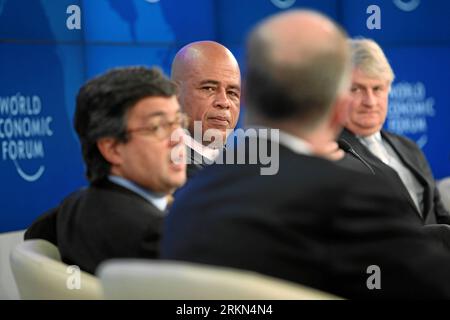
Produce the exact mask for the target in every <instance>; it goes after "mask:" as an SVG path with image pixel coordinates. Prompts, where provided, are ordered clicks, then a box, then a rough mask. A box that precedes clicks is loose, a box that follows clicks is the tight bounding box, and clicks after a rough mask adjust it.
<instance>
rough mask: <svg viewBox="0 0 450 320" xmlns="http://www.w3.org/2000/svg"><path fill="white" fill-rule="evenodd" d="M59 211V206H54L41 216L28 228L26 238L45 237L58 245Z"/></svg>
mask: <svg viewBox="0 0 450 320" xmlns="http://www.w3.org/2000/svg"><path fill="white" fill-rule="evenodd" d="M57 213H58V208H54V209H52V210H50V211H48V212H46V213H44V214H43V215H42V216H40V217H39V218H38V219H37V220H36V221H35V222H33V224H32V225H31V226H30V227H29V228H28V229H27V231H26V232H25V235H24V239H25V240H28V239H44V240H47V241H49V242H51V243H53V244H54V245H58V241H57V236H56V220H57Z"/></svg>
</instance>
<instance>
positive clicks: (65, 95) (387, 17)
mask: <svg viewBox="0 0 450 320" xmlns="http://www.w3.org/2000/svg"><path fill="white" fill-rule="evenodd" d="M71 5H76V6H78V7H79V8H80V14H81V24H80V27H81V28H80V29H73V30H71V29H69V28H68V27H67V25H66V21H67V19H68V18H69V17H70V15H71V13H67V12H66V10H67V8H68V7H69V6H71ZM370 5H377V6H378V7H379V9H380V18H381V29H373V30H370V29H368V28H367V26H366V21H367V19H368V18H369V16H370V15H371V14H370V13H369V14H368V13H367V11H366V10H367V8H368V7H369V6H370ZM296 7H299V8H300V7H301V8H305V7H307V8H312V9H315V10H319V11H321V12H323V13H325V14H327V15H329V16H331V17H333V18H334V19H336V20H337V21H338V22H340V23H341V24H342V25H343V27H344V28H345V29H346V30H347V31H348V32H349V34H350V35H351V36H365V37H370V38H373V39H375V40H376V41H378V42H379V43H380V44H381V45H382V47H383V48H384V49H385V52H386V54H387V56H388V59H389V60H390V62H391V63H392V66H393V69H394V71H395V73H396V79H395V82H394V85H393V88H392V92H391V94H390V110H389V116H388V121H387V122H386V127H387V128H388V129H389V130H392V131H395V132H398V133H401V134H404V135H407V136H409V137H411V138H412V139H414V140H415V141H417V142H418V144H419V145H420V146H421V147H422V148H423V151H424V152H425V154H426V155H427V157H428V159H429V161H430V164H431V166H432V169H433V172H434V174H435V176H436V178H442V177H444V176H450V142H449V138H450V121H449V120H450V110H449V106H450V105H449V104H450V90H449V89H448V84H449V83H450V22H449V17H450V2H447V1H438V0H430V1H425V0H383V1H382V0H379V1H376V0H370V1H365V0H358V1H355V0H340V1H339V0H338V1H332V0H189V1H179V0H159V1H158V0H128V1H124V0H84V1H83V0H0V148H1V159H0V174H1V177H2V179H3V184H2V186H1V187H0V192H1V199H2V206H1V211H0V232H5V231H12V230H18V229H23V228H26V227H27V226H28V225H29V224H30V223H31V221H33V220H34V219H35V218H36V217H37V216H38V215H39V214H41V213H42V212H44V211H45V210H47V209H49V208H51V207H53V206H56V205H57V204H58V203H59V201H61V199H63V198H64V197H65V196H66V195H67V194H69V193H70V192H72V191H73V190H75V189H77V188H79V187H80V186H83V185H85V184H86V180H85V178H84V168H83V162H82V159H81V156H80V150H79V149H80V148H79V144H78V141H77V139H76V135H75V133H74V131H73V129H72V117H73V112H74V106H75V105H74V102H75V96H76V93H77V91H78V88H79V87H80V85H81V84H82V83H83V82H84V81H85V80H86V79H88V78H90V77H92V76H94V75H97V74H99V73H101V72H104V71H105V70H107V69H109V68H111V67H115V66H122V65H149V66H151V65H159V66H160V67H161V68H162V69H163V70H164V71H165V72H166V73H167V74H169V70H170V63H171V60H172V58H173V56H174V55H175V53H176V52H177V50H178V49H179V48H180V47H182V46H183V45H185V44H187V43H189V42H191V41H196V40H216V41H219V42H221V43H223V44H224V45H226V46H227V47H229V48H230V49H231V50H232V51H233V53H234V54H235V55H236V57H237V59H238V61H239V62H240V64H241V68H242V71H243V73H245V63H244V59H243V58H244V55H245V49H244V42H245V37H246V34H247V32H248V30H249V29H250V28H251V27H252V26H253V25H254V24H255V23H256V22H258V21H259V20H260V19H262V18H264V17H266V16H268V15H270V14H272V13H275V12H279V11H282V10H287V9H289V8H296ZM243 111H244V112H245V106H243Z"/></svg>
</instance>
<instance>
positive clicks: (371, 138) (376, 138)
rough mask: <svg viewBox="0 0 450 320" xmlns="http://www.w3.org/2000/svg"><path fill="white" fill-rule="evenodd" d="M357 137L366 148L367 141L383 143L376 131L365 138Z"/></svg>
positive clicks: (378, 132)
mask: <svg viewBox="0 0 450 320" xmlns="http://www.w3.org/2000/svg"><path fill="white" fill-rule="evenodd" d="M357 137H358V139H359V140H360V141H361V142H362V143H363V144H364V145H366V146H367V141H368V140H371V141H373V140H376V141H377V142H379V143H382V142H383V138H382V137H381V133H380V131H377V132H375V133H374V134H371V135H370V136H365V137H363V136H357Z"/></svg>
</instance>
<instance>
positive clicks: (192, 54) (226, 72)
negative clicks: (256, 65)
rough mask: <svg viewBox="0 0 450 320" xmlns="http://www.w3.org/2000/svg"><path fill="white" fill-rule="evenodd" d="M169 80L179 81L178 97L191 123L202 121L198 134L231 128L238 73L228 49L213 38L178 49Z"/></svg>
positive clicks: (191, 126) (235, 117) (235, 112)
mask: <svg viewBox="0 0 450 320" xmlns="http://www.w3.org/2000/svg"><path fill="white" fill-rule="evenodd" d="M172 80H174V81H175V82H176V83H177V84H178V88H179V94H178V99H179V102H180V105H181V107H182V109H183V111H184V112H186V113H187V114H188V116H189V118H190V124H189V131H190V132H191V133H192V134H194V122H195V121H201V128H202V132H201V134H205V132H206V130H208V129H212V130H216V131H220V133H221V134H222V139H223V141H225V140H226V133H227V129H234V128H235V126H236V123H237V120H238V118H239V108H240V94H241V76H240V70H239V65H238V63H237V61H236V59H235V57H234V56H233V54H232V53H231V51H230V50H228V49H227V48H225V47H224V46H223V45H221V44H219V43H217V42H213V41H199V42H193V43H190V44H188V45H186V46H185V47H183V48H181V49H180V51H178V53H177V54H176V56H175V59H174V60H173V63H172Z"/></svg>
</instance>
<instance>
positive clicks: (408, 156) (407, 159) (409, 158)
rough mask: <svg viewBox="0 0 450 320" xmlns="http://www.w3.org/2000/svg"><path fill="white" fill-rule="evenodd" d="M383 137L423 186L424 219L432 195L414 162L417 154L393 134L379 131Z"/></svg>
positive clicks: (428, 185)
mask: <svg viewBox="0 0 450 320" xmlns="http://www.w3.org/2000/svg"><path fill="white" fill-rule="evenodd" d="M381 135H382V136H383V139H385V140H386V141H387V142H388V143H389V145H390V146H391V147H392V148H393V149H394V151H395V152H396V153H397V155H398V156H399V158H400V159H401V160H402V162H403V164H405V166H406V167H407V168H408V169H409V170H410V171H411V172H412V173H413V175H414V176H415V177H416V178H417V180H419V182H420V184H421V185H422V186H423V188H424V195H423V200H424V210H423V211H424V212H423V214H424V219H426V217H427V215H428V212H429V210H430V206H431V201H432V196H431V186H430V184H429V182H428V181H427V179H426V178H425V177H424V176H423V175H422V173H421V171H420V168H419V167H418V163H416V162H414V161H413V159H415V158H417V155H416V154H414V153H412V152H411V151H410V150H409V149H408V148H406V147H405V145H404V144H403V143H401V141H399V140H398V138H397V137H395V136H394V135H391V134H389V133H388V132H385V131H381Z"/></svg>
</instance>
